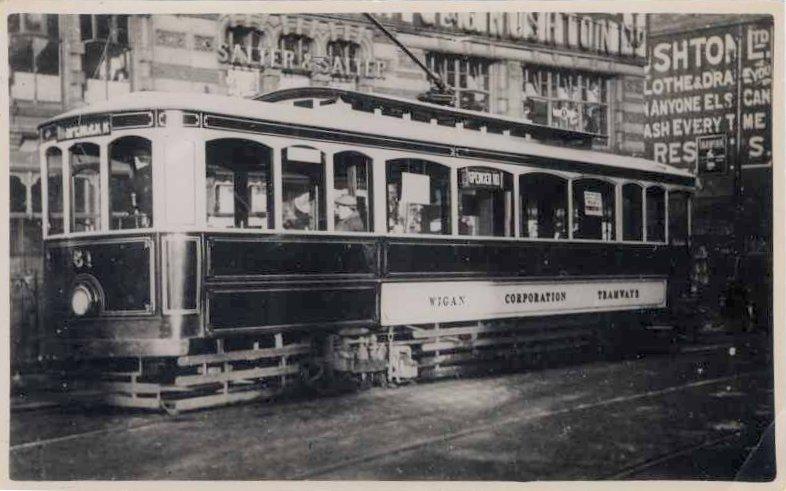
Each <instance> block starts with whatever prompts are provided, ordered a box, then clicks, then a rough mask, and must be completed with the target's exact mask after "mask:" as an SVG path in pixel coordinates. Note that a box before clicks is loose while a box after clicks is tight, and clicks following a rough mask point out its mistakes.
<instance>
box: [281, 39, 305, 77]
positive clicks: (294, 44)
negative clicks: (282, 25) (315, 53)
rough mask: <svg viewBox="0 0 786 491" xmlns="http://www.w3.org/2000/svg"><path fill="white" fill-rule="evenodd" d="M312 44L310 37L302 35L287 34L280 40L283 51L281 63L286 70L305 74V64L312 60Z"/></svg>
mask: <svg viewBox="0 0 786 491" xmlns="http://www.w3.org/2000/svg"><path fill="white" fill-rule="evenodd" d="M311 44H312V40H311V38H309V37H306V36H303V35H300V34H285V35H283V36H281V37H280V38H279V40H278V49H279V50H281V53H282V54H281V57H282V60H281V63H282V66H283V67H284V69H285V70H291V71H297V72H304V71H306V69H305V67H304V63H305V62H306V61H309V60H311V58H312V53H311Z"/></svg>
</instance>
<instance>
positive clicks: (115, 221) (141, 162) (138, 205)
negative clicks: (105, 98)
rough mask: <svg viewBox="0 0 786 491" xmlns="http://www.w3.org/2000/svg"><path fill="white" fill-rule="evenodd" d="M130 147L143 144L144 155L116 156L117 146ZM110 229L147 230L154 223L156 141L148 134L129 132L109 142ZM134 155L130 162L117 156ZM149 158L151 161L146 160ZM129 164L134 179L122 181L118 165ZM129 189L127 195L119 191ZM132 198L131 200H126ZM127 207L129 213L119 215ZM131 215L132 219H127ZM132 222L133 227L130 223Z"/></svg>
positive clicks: (141, 149) (122, 156) (120, 155)
mask: <svg viewBox="0 0 786 491" xmlns="http://www.w3.org/2000/svg"><path fill="white" fill-rule="evenodd" d="M125 144H128V146H127V147H126V148H125V149H126V150H128V149H131V148H133V147H134V146H135V145H139V146H138V149H139V150H140V151H141V153H140V154H138V155H137V154H131V155H123V154H122V153H121V154H119V155H116V154H115V152H116V151H117V149H124V145H125ZM107 148H108V151H107V153H108V155H109V229H110V230H125V229H146V228H150V227H152V226H153V212H154V208H153V175H154V172H153V142H152V141H151V140H150V139H148V138H145V137H142V136H137V135H128V136H122V137H120V138H116V139H115V140H112V141H111V142H110V143H109V146H108V147H107ZM116 156H117V157H120V158H124V157H125V158H127V157H129V156H130V157H131V161H130V162H123V161H121V160H120V159H116V158H115V157H116ZM145 160H147V162H145ZM119 164H125V165H128V166H129V171H130V172H131V176H130V178H129V179H128V180H127V182H126V183H122V180H121V178H120V176H117V175H116V174H115V170H116V165H119ZM123 189H125V191H126V196H123V195H122V194H118V193H117V191H121V192H122V190H123ZM124 198H128V200H126V199H124ZM121 208H122V209H124V210H125V213H126V215H117V216H116V214H118V213H122V210H121ZM127 218H131V219H132V220H131V221H126V220H125V219H127ZM127 225H130V226H127Z"/></svg>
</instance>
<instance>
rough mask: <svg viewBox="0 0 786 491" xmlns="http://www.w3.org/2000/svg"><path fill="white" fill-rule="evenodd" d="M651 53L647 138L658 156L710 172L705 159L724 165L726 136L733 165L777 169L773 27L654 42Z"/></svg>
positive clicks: (712, 30) (694, 33)
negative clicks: (722, 141)
mask: <svg viewBox="0 0 786 491" xmlns="http://www.w3.org/2000/svg"><path fill="white" fill-rule="evenodd" d="M648 49H649V57H648V59H649V66H648V67H647V77H646V80H645V87H644V96H645V116H646V121H645V124H644V139H645V146H646V150H647V153H648V155H649V156H650V157H651V158H653V159H655V160H657V161H658V162H662V163H666V164H671V165H675V166H677V167H682V168H687V169H690V170H692V171H702V169H701V168H700V161H699V160H700V158H702V157H704V158H706V157H707V152H709V151H712V153H713V154H714V156H715V157H714V159H715V163H716V164H718V165H719V164H720V162H721V160H720V157H717V155H718V154H717V152H716V149H717V148H719V147H716V146H715V145H719V143H720V139H718V136H717V135H726V146H727V152H726V153H725V162H727V163H728V164H729V165H732V164H733V163H739V165H741V166H742V168H743V169H744V168H746V167H760V166H769V165H771V161H772V142H771V131H772V125H771V120H772V115H771V96H772V23H771V22H756V23H749V24H738V25H731V26H723V27H714V28H708V29H702V30H692V31H688V32H684V33H678V34H674V33H670V34H668V35H662V36H657V37H656V36H652V37H651V38H650V46H649V48H648ZM699 145H704V148H703V149H702V148H700V147H699ZM710 146H712V147H713V148H712V149H711V148H710ZM702 152H704V153H703V155H702ZM703 162H707V161H706V159H705V160H704V161H703ZM704 170H708V169H704ZM712 172H715V171H712Z"/></svg>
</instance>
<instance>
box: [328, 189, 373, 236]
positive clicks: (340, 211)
mask: <svg viewBox="0 0 786 491" xmlns="http://www.w3.org/2000/svg"><path fill="white" fill-rule="evenodd" d="M335 209H336V218H337V221H336V231H338V232H363V231H365V230H366V225H365V223H363V219H362V218H361V217H360V212H359V211H358V202H357V198H356V197H355V196H350V195H348V194H344V195H342V196H339V197H338V198H336V208H335Z"/></svg>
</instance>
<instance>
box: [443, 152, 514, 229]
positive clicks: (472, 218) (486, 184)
mask: <svg viewBox="0 0 786 491" xmlns="http://www.w3.org/2000/svg"><path fill="white" fill-rule="evenodd" d="M457 178H458V189H459V203H458V206H459V222H458V227H459V234H461V235H480V236H498V237H512V236H513V227H514V226H513V178H512V177H511V175H510V174H509V173H507V172H504V171H501V170H497V169H490V168H486V167H465V168H463V169H459V171H458V176H457Z"/></svg>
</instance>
